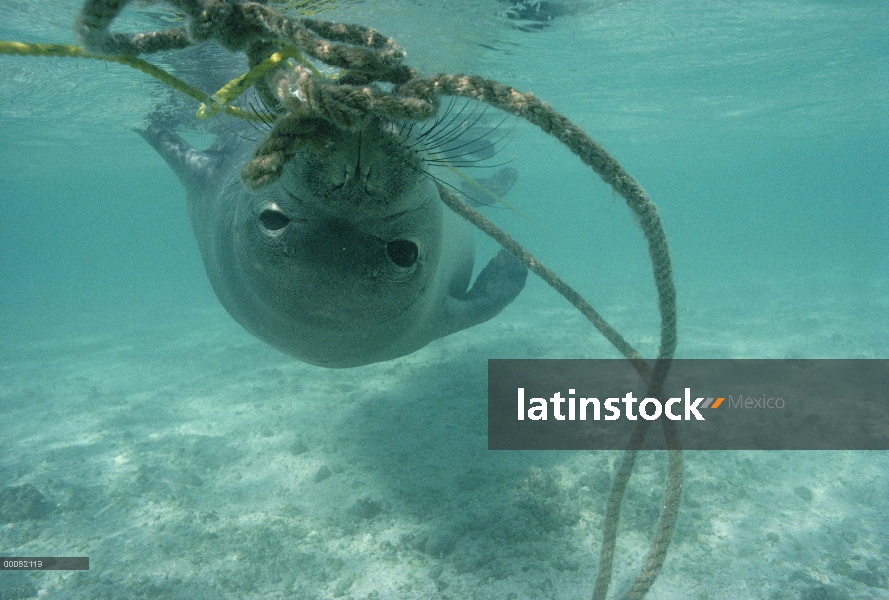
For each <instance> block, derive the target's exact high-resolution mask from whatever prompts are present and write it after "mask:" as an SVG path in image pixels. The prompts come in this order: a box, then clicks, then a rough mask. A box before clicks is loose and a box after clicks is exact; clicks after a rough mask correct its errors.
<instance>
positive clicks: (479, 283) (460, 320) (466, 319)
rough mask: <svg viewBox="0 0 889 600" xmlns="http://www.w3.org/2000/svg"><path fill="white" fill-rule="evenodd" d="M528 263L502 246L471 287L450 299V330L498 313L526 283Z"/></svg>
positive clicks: (487, 318) (455, 330)
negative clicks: (461, 294)
mask: <svg viewBox="0 0 889 600" xmlns="http://www.w3.org/2000/svg"><path fill="white" fill-rule="evenodd" d="M527 278H528V267H526V266H525V264H524V263H523V262H522V261H520V260H519V259H517V258H516V257H515V256H513V255H512V254H511V253H509V252H507V251H506V250H500V252H498V253H497V254H496V255H495V256H494V258H492V259H491V262H489V263H488V264H487V265H485V268H484V269H482V270H481V273H479V274H478V277H476V278H475V283H474V284H473V285H472V288H470V290H469V291H468V292H466V294H465V296H464V297H463V298H462V299H460V298H454V297H449V298H448V300H447V302H448V305H447V313H448V319H447V323H448V329H449V331H448V332H447V334H451V333H455V332H457V331H461V330H463V329H466V328H468V327H472V326H474V325H478V324H479V323H484V322H485V321H487V320H489V319H492V318H494V317H495V316H497V315H498V314H499V313H500V311H502V310H503V309H504V308H506V305H507V304H509V303H510V302H512V301H513V300H515V299H516V297H517V296H518V295H519V293H520V292H521V291H522V289H523V288H524V287H525V280H526V279H527Z"/></svg>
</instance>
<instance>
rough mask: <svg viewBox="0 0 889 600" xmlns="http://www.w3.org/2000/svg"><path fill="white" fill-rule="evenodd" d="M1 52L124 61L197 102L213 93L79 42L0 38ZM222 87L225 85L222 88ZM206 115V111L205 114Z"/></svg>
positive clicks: (247, 114)
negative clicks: (22, 40)
mask: <svg viewBox="0 0 889 600" xmlns="http://www.w3.org/2000/svg"><path fill="white" fill-rule="evenodd" d="M0 54H11V55H14V56H53V57H63V58H88V59H93V60H104V61H106V62H113V63H118V64H121V65H126V66H128V67H132V68H134V69H138V70H139V71H142V72H143V73H145V74H147V75H150V76H151V77H153V78H155V79H157V80H158V81H160V82H161V83H164V84H166V85H168V86H170V87H171V88H173V89H174V90H176V91H177V92H180V93H182V94H185V95H186V96H188V97H189V98H193V99H195V100H197V101H198V102H201V103H204V104H207V103H211V104H212V103H213V100H212V97H211V96H209V95H207V94H206V93H204V92H202V91H201V90H199V89H197V88H195V87H192V86H191V85H189V84H187V83H186V82H184V81H182V80H181V79H179V78H178V77H176V76H175V75H171V74H170V73H168V72H166V71H164V70H163V69H161V68H160V67H157V66H155V65H153V64H151V63H149V62H147V61H144V60H142V59H141V58H138V57H135V56H108V55H104V54H93V53H91V52H87V51H86V50H84V49H83V48H81V47H79V46H68V45H64V44H28V43H25V42H10V41H5V40H0ZM223 89H225V88H223ZM219 110H222V111H223V112H225V113H226V114H228V115H231V116H233V117H238V118H241V119H247V120H250V121H261V120H263V117H262V116H261V115H258V114H256V113H254V112H252V111H246V110H242V109H240V108H237V107H236V106H220V107H219V108H218V109H217V110H216V111H215V112H219ZM207 116H209V115H207Z"/></svg>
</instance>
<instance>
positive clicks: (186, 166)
mask: <svg viewBox="0 0 889 600" xmlns="http://www.w3.org/2000/svg"><path fill="white" fill-rule="evenodd" d="M136 133H138V134H139V135H141V136H142V137H143V138H144V139H145V141H146V142H148V143H149V144H151V147H152V148H154V149H155V150H156V151H157V153H158V154H160V155H161V158H163V159H164V161H166V163H167V164H168V165H169V166H170V168H171V169H173V172H174V173H176V176H177V177H179V181H181V182H182V185H183V186H185V189H186V190H188V191H189V192H190V191H193V190H195V189H199V188H202V187H204V186H206V185H207V184H208V183H209V181H210V180H211V179H212V178H213V177H214V176H215V174H216V173H217V171H218V169H219V167H220V164H221V162H222V159H221V157H220V156H219V155H218V154H214V153H212V152H202V151H200V150H195V149H194V148H193V147H192V146H191V145H190V144H189V143H188V142H186V141H185V140H183V139H182V138H181V137H179V136H178V135H177V134H175V133H173V132H172V131H170V130H169V129H166V128H164V127H160V126H158V125H155V124H150V125H149V126H148V127H147V128H146V129H137V130H136Z"/></svg>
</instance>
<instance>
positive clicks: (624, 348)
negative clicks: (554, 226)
mask: <svg viewBox="0 0 889 600" xmlns="http://www.w3.org/2000/svg"><path fill="white" fill-rule="evenodd" d="M128 2H129V0H87V1H86V2H85V3H84V6H83V9H82V10H81V13H80V16H79V17H78V20H77V25H76V30H77V33H78V35H79V36H80V39H81V40H82V41H83V43H84V45H85V46H86V47H87V48H88V49H90V50H92V51H95V52H100V53H108V54H126V55H137V54H142V53H148V52H156V51H158V50H170V49H177V48H184V47H186V46H188V45H190V44H192V43H197V42H202V41H204V40H208V39H215V40H217V41H218V42H219V43H221V44H222V45H223V46H225V47H226V48H229V49H231V50H236V51H243V52H245V53H246V54H247V56H248V61H249V64H250V66H251V68H252V67H256V66H258V65H259V64H261V63H262V61H263V58H264V57H267V56H269V54H271V53H272V52H275V51H279V50H281V49H282V48H284V47H285V46H287V47H292V48H294V49H296V51H298V52H301V53H303V54H305V55H308V56H310V57H312V58H314V59H316V60H319V61H321V62H323V63H325V64H327V65H330V66H334V67H339V68H341V69H343V73H342V74H341V76H340V77H339V79H338V80H337V81H335V82H333V81H328V80H324V79H322V78H320V77H318V76H317V75H316V73H313V72H312V69H311V68H309V67H308V66H306V65H299V66H296V67H295V68H293V69H292V70H290V71H289V72H285V70H284V69H283V68H281V66H282V65H283V64H286V63H285V62H283V61H280V62H279V63H276V64H275V65H272V66H271V67H270V68H269V70H268V72H267V73H266V74H265V75H264V76H262V78H261V79H259V81H257V82H256V86H257V90H258V91H259V93H260V95H262V96H263V99H264V100H269V101H271V102H272V104H275V103H277V105H278V107H279V108H283V109H284V111H286V112H285V114H284V115H283V116H281V117H279V118H278V119H277V121H276V123H275V125H274V127H273V128H272V130H271V131H270V132H269V136H268V138H267V139H266V140H265V141H263V142H262V143H261V144H259V146H258V147H257V149H256V151H255V153H254V156H253V158H252V159H251V161H250V162H249V163H248V164H247V165H246V166H245V167H244V169H243V170H242V172H241V177H242V179H243V180H244V182H245V184H246V185H247V186H248V187H250V188H253V189H257V188H261V187H262V186H264V185H267V184H269V183H271V182H273V181H275V180H276V179H277V178H278V177H279V176H280V175H281V173H282V171H283V168H284V166H285V165H286V163H287V161H288V160H289V159H290V158H292V157H293V156H294V155H295V153H296V152H297V151H298V149H299V148H301V147H302V146H303V145H304V144H305V143H309V142H315V143H317V142H318V141H319V140H320V139H323V137H324V133H325V130H326V129H327V128H329V127H337V128H341V129H346V130H357V129H360V128H361V127H363V126H364V125H365V124H366V123H367V122H368V121H369V120H371V119H380V118H383V119H393V120H402V121H413V120H425V119H428V118H430V117H431V116H433V115H434V114H436V113H437V111H438V107H439V98H440V97H441V96H462V97H467V98H473V99H475V100H477V101H479V102H485V103H487V104H490V105H492V106H494V107H496V108H499V109H501V110H503V111H505V112H508V113H510V114H513V115H516V116H519V117H522V118H524V119H526V120H528V121H529V122H531V123H533V124H534V125H536V126H538V127H540V129H541V130H543V131H544V132H545V133H548V134H550V135H552V136H553V137H555V138H556V139H558V140H559V141H560V142H562V143H563V144H564V145H565V146H567V147H568V148H569V149H570V150H571V151H572V152H573V153H574V154H575V155H577V156H578V157H579V158H580V160H581V161H583V162H584V163H585V164H587V165H589V166H590V167H591V168H592V169H593V171H594V172H596V173H597V174H598V175H599V176H600V177H601V178H602V180H603V181H605V183H607V184H608V185H610V186H611V187H612V189H614V190H615V191H616V192H617V193H618V194H620V195H621V197H623V198H624V200H625V201H626V203H627V206H628V207H629V208H630V210H631V212H632V213H633V214H634V215H635V216H636V217H637V220H638V222H639V225H640V227H641V229H642V232H643V234H644V235H645V239H646V242H647V244H648V252H649V256H650V258H651V261H652V270H653V274H654V281H655V285H656V287H657V293H658V308H659V312H660V317H661V336H660V346H659V350H658V358H657V360H656V361H655V364H654V367H653V369H651V371H650V372H649V371H648V367H647V363H645V361H644V360H643V359H642V358H641V356H640V355H639V354H638V353H637V352H636V351H635V350H633V348H632V347H631V346H630V345H629V344H628V343H627V342H626V340H624V339H623V338H622V337H621V336H620V335H619V334H618V333H617V332H616V331H615V330H614V329H613V328H611V326H610V325H608V323H606V322H605V320H604V319H602V317H601V316H600V315H599V314H598V313H597V312H596V311H595V310H594V309H593V307H592V306H590V305H589V304H588V303H586V301H584V300H583V298H581V297H580V295H579V294H578V293H577V292H576V291H574V290H573V289H571V288H570V287H569V286H568V285H567V284H565V283H564V282H563V281H562V280H561V279H559V278H558V277H557V276H555V274H553V273H552V272H551V271H549V269H547V268H546V267H544V266H543V265H542V264H540V263H539V262H538V261H537V260H536V259H535V258H534V257H533V256H532V255H531V254H529V253H528V252H527V251H525V250H524V249H523V248H522V247H521V246H519V245H518V244H517V243H516V242H515V241H513V240H512V239H511V238H509V236H507V235H506V234H505V233H503V232H502V231H500V230H499V229H497V228H496V227H494V226H493V224H491V223H490V222H488V221H487V220H486V219H484V217H483V216H481V215H480V214H478V213H477V211H474V210H472V209H471V208H469V207H468V206H466V205H465V204H464V203H463V202H461V201H460V200H459V199H457V198H456V197H455V196H454V195H453V194H451V193H450V192H448V191H447V190H442V193H441V197H442V199H443V201H444V202H445V203H446V204H447V205H448V206H449V207H451V208H452V209H453V210H455V211H456V212H457V213H458V214H460V215H462V216H464V217H465V218H467V219H469V220H470V221H472V222H473V223H475V224H476V225H477V226H479V227H480V228H481V229H482V231H484V232H485V233H487V234H488V235H491V236H492V237H494V239H496V240H497V241H498V242H500V243H501V244H502V245H503V246H504V247H505V248H507V249H508V250H509V251H510V252H512V253H513V254H515V255H516V256H518V257H519V258H520V259H521V260H522V261H523V262H524V263H525V264H526V265H527V266H528V268H529V269H531V270H532V271H534V272H535V273H537V274H538V275H540V276H541V277H542V278H543V279H544V280H545V281H546V282H547V283H549V284H550V285H551V286H553V287H554V288H555V289H556V290H557V291H558V292H559V293H560V294H562V295H563V296H564V297H565V298H567V299H568V300H569V301H570V302H571V303H572V304H573V305H574V306H575V307H577V308H578V309H579V310H580V311H581V312H582V313H583V314H584V316H586V317H587V318H588V319H589V320H590V321H591V322H592V323H593V324H594V325H595V326H596V328H597V329H599V331H601V332H602V333H603V335H605V337H606V338H607V339H608V340H609V341H610V342H611V343H612V344H614V346H615V347H616V348H617V349H618V350H619V351H620V352H621V353H622V354H623V355H624V356H625V357H627V359H628V360H630V361H632V363H633V365H634V366H635V367H636V369H637V370H638V371H639V373H640V374H641V375H642V377H643V378H644V379H645V381H646V382H647V383H648V392H647V394H648V396H649V397H657V396H658V395H660V392H661V391H662V389H663V384H664V381H665V379H666V377H667V374H668V372H669V368H670V361H671V359H672V357H673V354H674V353H675V350H676V344H677V335H676V325H677V324H676V290H675V287H674V284H673V275H672V266H671V262H670V253H669V248H668V245H667V238H666V235H665V233H664V230H663V226H662V224H661V221H660V216H659V215H658V211H657V208H656V207H655V206H654V204H653V203H652V202H651V200H650V199H649V197H648V195H647V194H646V193H645V191H644V190H643V189H642V187H641V186H640V185H639V183H638V182H636V180H635V179H633V177H631V176H630V175H629V173H627V172H626V171H625V170H624V169H623V167H621V165H620V164H619V163H618V162H617V161H616V160H615V159H614V158H613V157H611V156H610V155H609V154H608V153H607V152H606V151H605V150H604V149H603V148H602V147H600V146H599V145H598V144H597V143H596V142H595V141H593V140H592V139H591V138H590V137H589V136H588V135H587V134H586V133H585V132H584V131H583V130H582V129H580V128H579V127H577V126H576V125H574V124H573V123H572V122H571V121H570V120H568V119H567V118H566V117H565V116H563V115H561V114H560V113H558V112H556V111H555V110H553V109H552V108H551V107H550V106H549V105H547V104H545V103H543V102H542V101H540V100H539V99H538V98H537V97H536V96H534V95H532V94H526V93H522V92H519V91H517V90H515V89H513V88H511V87H507V86H504V85H502V84H500V83H497V82H495V81H490V80H486V79H483V78H481V77H475V76H467V75H443V74H442V75H436V76H434V77H431V78H421V77H419V76H418V75H417V73H416V72H414V71H413V69H410V68H409V67H406V66H403V65H401V61H402V59H403V58H404V52H403V51H402V50H401V49H400V48H399V46H398V44H397V43H396V42H395V41H394V40H393V39H392V38H387V37H385V36H383V35H382V34H380V33H379V32H377V31H374V30H373V29H369V28H366V27H360V26H356V25H344V24H340V23H329V22H325V21H314V20H310V19H301V20H290V19H288V18H286V17H284V16H283V15H281V14H279V13H277V12H275V11H274V10H272V9H271V8H268V7H266V6H264V5H262V4H258V3H255V2H238V1H235V0H169V3H170V4H171V5H173V6H174V7H175V8H178V9H179V10H181V11H183V12H184V13H185V14H186V15H187V17H188V19H187V24H186V26H185V27H178V28H171V29H166V30H161V31H154V32H148V33H140V34H120V33H112V32H109V31H108V27H109V26H110V24H111V22H112V21H113V20H114V19H115V18H116V17H117V15H118V14H119V13H120V11H121V10H122V9H123V7H124V6H125V5H126V4H127V3H128ZM378 83H388V84H393V88H392V90H391V91H385V90H383V89H382V88H381V87H380V86H379V85H377V84H378ZM661 421H662V423H663V427H664V433H665V436H666V438H667V447H668V449H669V459H668V460H669V462H668V480H667V486H666V492H665V498H664V506H663V510H662V513H661V518H660V521H659V523H658V528H657V531H656V533H655V536H654V538H653V539H652V544H651V549H650V551H649V555H648V558H647V559H646V562H645V565H644V566H643V568H642V570H641V571H640V573H639V575H638V576H637V578H636V580H635V582H634V584H633V585H632V587H631V588H630V590H629V591H628V592H627V593H626V594H625V596H624V599H625V600H640V599H641V598H643V597H644V596H645V595H646V594H647V592H648V590H649V589H650V588H651V586H652V584H653V583H654V580H655V578H656V577H657V575H658V573H659V572H660V569H661V567H662V566H663V562H664V559H665V557H666V553H667V548H668V546H669V542H670V538H671V535H672V532H673V529H674V528H675V524H676V516H677V512H678V507H679V504H680V501H681V496H682V481H683V460H682V452H681V448H680V445H679V441H678V436H677V433H676V430H675V426H674V425H673V423H672V422H671V421H669V420H668V419H664V418H662V419H661ZM647 429H648V422H647V421H643V422H640V424H638V425H637V427H636V428H635V430H634V432H633V435H632V438H631V440H630V443H629V445H628V447H627V450H626V451H625V453H624V457H623V460H622V462H621V465H620V467H619V469H618V473H617V475H616V476H615V481H614V484H613V486H612V489H611V492H610V494H609V499H608V504H607V507H606V520H605V521H606V522H605V532H604V536H603V545H602V553H601V558H600V566H599V576H598V578H597V581H596V586H595V590H594V592H593V598H594V600H604V599H605V597H606V594H607V591H608V586H609V584H610V581H611V570H612V563H613V558H614V548H615V542H616V532H617V523H618V519H619V516H620V507H621V504H622V502H623V497H624V493H625V491H626V487H627V485H628V482H629V478H630V476H631V474H632V471H633V467H634V465H635V461H636V457H637V455H638V451H639V449H640V448H641V446H642V443H643V441H644V437H645V434H646V432H647Z"/></svg>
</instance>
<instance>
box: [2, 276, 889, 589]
mask: <svg viewBox="0 0 889 600" xmlns="http://www.w3.org/2000/svg"><path fill="white" fill-rule="evenodd" d="M810 283H811V282H807V281H802V280H801V281H798V282H795V283H794V282H788V281H787V279H785V278H780V279H779V278H776V280H775V281H773V282H762V285H764V286H771V289H770V292H771V293H770V294H757V297H758V298H765V299H766V300H763V301H762V302H761V303H757V305H756V306H753V305H751V304H750V303H747V302H745V301H744V300H743V299H742V298H740V297H739V296H738V295H737V293H734V292H733V291H731V290H728V289H727V290H725V294H724V295H723V296H721V297H722V298H723V299H724V301H723V302H719V303H716V302H712V301H711V300H708V299H707V298H710V299H712V298H713V294H717V295H718V291H715V290H714V289H713V288H712V286H710V287H709V289H708V293H709V295H707V296H706V297H704V296H703V295H696V294H694V293H693V291H694V290H693V289H692V293H688V294H687V295H686V296H685V299H686V300H687V302H685V303H684V305H683V306H684V308H683V312H682V318H681V321H680V323H681V326H682V329H681V333H682V342H681V346H680V356H684V357H707V358H709V357H719V358H728V357H761V358H784V357H790V358H819V357H836V358H846V357H848V358H877V357H879V358H885V357H886V355H887V351H886V348H887V346H886V340H887V339H889V320H887V319H886V315H887V314H889V311H887V301H886V298H887V297H889V295H887V294H886V289H887V287H889V286H887V284H886V282H885V281H883V282H875V283H872V284H870V285H871V287H872V288H873V289H869V293H867V294H863V295H862V294H859V295H855V297H854V298H851V297H848V296H846V295H844V294H842V293H841V292H840V290H842V289H844V288H843V286H842V285H840V284H839V283H841V282H839V283H838V282H837V281H830V282H828V283H829V285H827V286H822V287H823V288H824V289H828V290H834V292H832V293H826V294H820V295H819V298H820V300H819V301H818V302H812V303H808V304H806V305H805V306H806V308H805V309H804V310H803V309H801V308H800V306H801V304H800V303H799V302H798V300H799V294H798V293H797V290H795V289H794V288H795V286H796V287H799V288H802V287H805V286H808V285H809V284H810ZM687 287H688V286H687ZM690 287H691V288H694V285H691V286H690ZM547 293H548V292H545V291H544V290H542V289H541V288H540V287H538V284H537V283H534V284H531V285H530V289H529V291H528V292H527V294H528V295H529V296H530V297H531V298H532V299H531V300H528V301H526V303H524V304H523V303H522V301H520V302H518V303H517V304H516V305H514V306H512V307H510V308H509V309H507V311H505V312H504V314H503V315H501V316H500V317H498V318H497V319H495V320H494V321H493V322H490V323H488V324H485V325H483V326H480V327H478V328H475V329H472V330H470V331H468V332H464V333H461V334H457V335H454V336H451V337H449V338H446V339H444V340H440V341H438V342H436V343H434V344H432V345H430V346H429V347H427V348H426V349H424V350H422V351H421V352H418V353H416V354H414V355H412V356H409V357H405V358H403V359H400V360H396V361H391V362H388V363H383V364H379V365H371V366H368V367H362V368H359V369H351V370H325V369H319V368H315V367H311V366H308V365H304V364H301V363H299V362H296V361H294V360H292V359H290V358H288V357H286V356H284V355H281V354H279V353H277V352H276V351H274V350H272V349H270V348H268V347H267V346H265V345H263V344H262V343H261V342H259V341H257V340H254V339H253V338H251V337H250V336H249V335H248V334H246V333H244V332H243V331H241V330H240V329H239V328H238V327H237V326H236V325H235V324H234V323H233V322H232V321H231V319H230V318H229V317H228V316H227V315H226V314H225V313H224V312H223V310H222V309H221V308H219V307H218V306H216V305H213V304H207V305H205V306H202V307H196V308H194V309H192V310H191V311H187V312H182V311H177V312H176V313H175V314H166V315H157V314H155V315H150V316H145V315H143V316H141V317H138V318H137V317H133V318H132V319H119V318H114V317H113V316H109V315H79V316H77V317H76V318H74V319H70V318H67V319H65V323H64V324H59V323H53V324H51V325H46V326H45V327H42V326H39V325H37V324H36V323H35V326H34V328H33V329H32V330H30V331H29V332H28V334H27V335H17V336H8V337H4V338H3V339H2V346H0V354H2V363H0V380H2V385H0V411H2V421H0V438H2V448H3V452H2V454H0V494H2V497H0V500H2V502H0V549H2V550H0V551H2V554H3V555H6V556H89V557H90V570H89V571H68V572H55V571H50V572H11V571H5V572H0V598H2V599H11V598H31V597H37V598H52V599H56V598H58V599H63V598H64V599H74V598H78V599H80V598H82V599H91V600H94V599H101V598H166V599H177V598H181V599H200V598H214V599H217V598H233V599H234V598H239V599H240V598H243V599H251V598H263V599H267V598H282V599H284V598H300V599H302V598H305V599H314V598H319V599H326V598H347V599H348V598H352V599H356V600H359V599H360V600H370V599H379V600H383V599H402V598H403V599H413V598H435V599H442V600H444V599H454V600H456V599H491V598H497V599H504V600H509V599H514V600H519V599H538V598H547V599H560V600H561V599H566V600H573V599H575V598H578V599H579V598H589V597H590V595H591V591H592V587H593V582H594V580H595V574H596V570H597V568H598V562H599V555H598V553H599V548H600V546H601V530H602V524H603V514H604V508H605V499H606V497H607V493H608V490H609V486H610V484H611V479H612V476H613V474H614V471H615V469H616V466H617V464H618V461H619V460H620V452H595V453H592V452H491V451H488V450H487V425H486V410H487V406H486V390H487V380H486V377H487V371H486V368H487V365H486V360H487V359H488V358H495V357H499V358H507V357H541V358H544V357H553V358H555V357H600V356H601V357H611V356H614V352H613V351H612V350H610V349H609V348H608V347H607V345H606V342H604V341H603V340H601V339H599V338H598V337H596V335H594V332H593V331H592V328H591V327H590V326H589V325H588V324H587V323H586V322H585V321H584V320H583V319H582V317H579V316H577V315H576V313H574V312H573V309H570V307H564V306H563V304H562V303H561V302H559V301H558V300H557V299H554V297H553V296H546V295H545V294H547ZM534 298H538V299H541V300H540V301H539V302H536V303H535V300H534ZM695 298H698V300H695ZM624 302H626V299H624ZM599 308H600V309H601V310H602V312H603V314H605V315H606V316H608V317H609V318H612V319H613V322H614V324H615V326H617V328H618V329H619V330H621V331H623V332H624V333H625V335H626V337H627V338H628V339H630V340H633V341H639V342H640V343H641V344H642V345H647V346H648V347H651V348H654V347H655V346H656V338H655V337H654V335H653V332H656V328H654V329H652V327H651V325H652V324H654V325H655V327H656V323H655V322H654V321H652V320H651V319H648V321H646V323H644V324H640V323H637V322H636V321H635V320H634V319H633V315H632V311H631V310H630V309H629V308H628V305H627V304H626V303H624V304H621V305H618V304H614V305H612V306H604V307H599ZM26 329H27V328H25V330H26ZM19 330H20V331H22V330H23V329H22V328H19ZM665 470H666V456H665V455H664V454H663V453H644V454H643V455H642V456H641V458H640V460H639V462H638V464H637V469H636V472H635V474H634V477H633V479H632V482H631V485H630V489H629V491H628V495H627V498H626V500H625V505H624V508H623V513H622V519H621V525H620V529H619V533H618V547H617V556H616V561H615V575H614V580H613V584H612V592H611V595H612V596H615V597H618V596H619V594H622V593H623V592H624V591H625V590H626V589H627V587H628V586H629V585H630V583H631V581H632V579H633V577H634V576H635V574H636V573H637V572H638V569H639V568H640V566H641V564H642V562H643V560H644V556H645V554H646V553H647V550H648V544H649V540H650V538H651V535H652V533H653V530H654V527H655V524H656V521H657V518H658V515H659V512H660V502H661V499H662V494H663V488H664V480H665ZM886 498H889V453H885V452H826V451H819V452H728V451H725V452H688V453H686V476H685V488H684V499H683V504H682V507H681V509H680V519H679V523H678V526H677V529H676V532H675V536H674V539H673V543H672V545H671V547H670V551H669V555H668V558H667V560H666V563H665V565H664V568H663V571H662V572H661V575H660V577H659V579H658V580H657V582H656V584H655V586H654V588H653V589H652V591H651V592H650V593H649V595H648V598H650V599H652V600H673V599H680V598H681V599H706V598H724V599H732V598H738V599H744V598H763V599H769V600H779V599H788V600H790V599H794V600H797V599H800V600H816V599H819V600H820V599H831V600H833V599H837V600H840V599H856V600H859V599H861V600H864V599H877V598H889V538H887V537H886V531H889V509H887V507H886Z"/></svg>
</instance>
